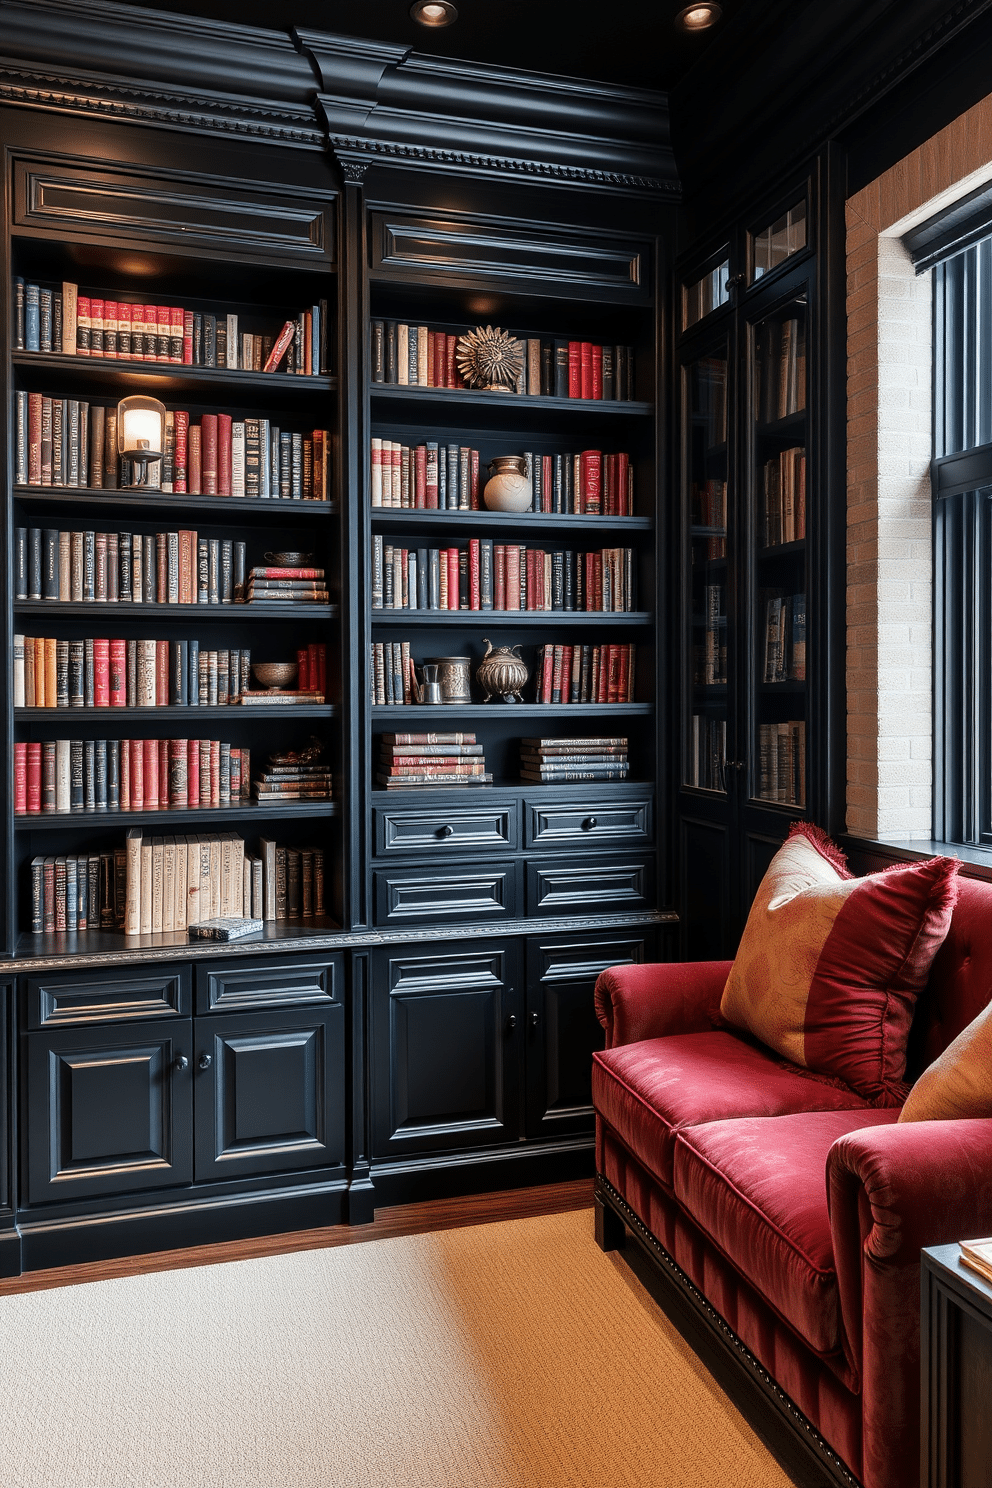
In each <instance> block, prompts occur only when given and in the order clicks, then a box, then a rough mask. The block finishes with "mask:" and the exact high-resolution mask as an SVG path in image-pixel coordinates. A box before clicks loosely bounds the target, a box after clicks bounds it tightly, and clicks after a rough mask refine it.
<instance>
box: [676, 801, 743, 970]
mask: <svg viewBox="0 0 992 1488" xmlns="http://www.w3.org/2000/svg"><path fill="white" fill-rule="evenodd" d="M679 826H680V829H681V830H680V834H679V837H680V840H679V859H680V862H679V877H680V879H681V883H682V912H681V918H682V957H683V960H686V961H712V960H715V959H720V958H722V957H725V956H732V955H733V954H734V949H733V946H732V945H731V944H730V942H731V940H732V939H733V930H732V922H731V918H730V916H731V896H730V853H731V844H732V838H731V830H730V827H729V826H728V824H727V823H726V822H718V821H704V820H701V819H700V818H698V817H689V816H684V817H683V818H682V821H681V822H680V823H679Z"/></svg>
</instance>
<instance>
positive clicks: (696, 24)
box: [675, 0, 723, 31]
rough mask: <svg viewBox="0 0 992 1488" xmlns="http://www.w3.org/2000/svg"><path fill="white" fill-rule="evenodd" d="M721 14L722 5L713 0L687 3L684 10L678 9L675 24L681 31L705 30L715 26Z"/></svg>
mask: <svg viewBox="0 0 992 1488" xmlns="http://www.w3.org/2000/svg"><path fill="white" fill-rule="evenodd" d="M722 14H723V10H722V7H721V6H719V5H717V4H716V3H715V0H703V3H700V4H697V5H687V6H686V8H685V10H680V11H679V13H678V15H677V16H676V17H675V24H676V26H678V27H680V28H681V30H683V31H705V30H707V29H708V27H710V26H715V25H716V23H717V21H718V20H719V19H720V16H721V15H722Z"/></svg>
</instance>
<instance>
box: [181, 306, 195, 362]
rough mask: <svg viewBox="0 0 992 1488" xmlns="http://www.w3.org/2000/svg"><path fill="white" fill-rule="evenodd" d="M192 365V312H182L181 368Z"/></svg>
mask: <svg viewBox="0 0 992 1488" xmlns="http://www.w3.org/2000/svg"><path fill="white" fill-rule="evenodd" d="M192 365H193V312H192V310H184V311H183V366H185V367H192Z"/></svg>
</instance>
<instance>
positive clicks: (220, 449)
mask: <svg viewBox="0 0 992 1488" xmlns="http://www.w3.org/2000/svg"><path fill="white" fill-rule="evenodd" d="M231 423H232V419H231V415H230V414H229V413H219V414H218V415H217V495H218V496H230V494H231Z"/></svg>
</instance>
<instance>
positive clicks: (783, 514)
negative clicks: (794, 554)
mask: <svg viewBox="0 0 992 1488" xmlns="http://www.w3.org/2000/svg"><path fill="white" fill-rule="evenodd" d="M763 475H764V480H763V489H762V503H761V545H762V547H765V548H774V547H778V546H779V545H780V544H781V543H791V542H799V541H800V539H801V538H804V537H805V536H806V451H805V450H804V449H803V448H802V446H801V445H794V446H793V447H792V448H791V449H785V450H781V451H780V453H779V454H778V455H777V456H776V457H775V458H774V459H771V460H766V461H765V464H764V470H763Z"/></svg>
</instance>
